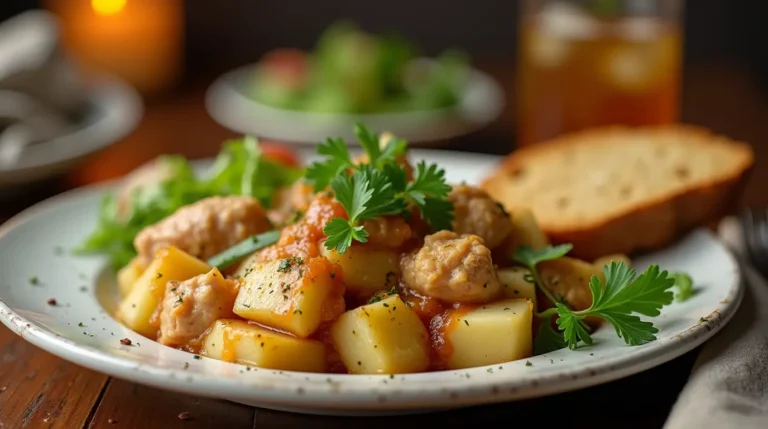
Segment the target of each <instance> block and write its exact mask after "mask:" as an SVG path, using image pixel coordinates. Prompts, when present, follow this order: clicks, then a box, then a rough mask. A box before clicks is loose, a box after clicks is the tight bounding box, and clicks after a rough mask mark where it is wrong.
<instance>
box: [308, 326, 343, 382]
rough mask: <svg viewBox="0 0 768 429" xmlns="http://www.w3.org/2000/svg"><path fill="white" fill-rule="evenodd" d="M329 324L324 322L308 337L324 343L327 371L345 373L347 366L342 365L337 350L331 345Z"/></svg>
mask: <svg viewBox="0 0 768 429" xmlns="http://www.w3.org/2000/svg"><path fill="white" fill-rule="evenodd" d="M331 325H332V323H325V324H323V325H320V327H319V328H318V329H317V331H315V333H314V334H312V336H311V337H310V338H312V339H314V340H317V341H320V342H322V343H323V344H325V367H326V368H327V369H328V372H331V373H336V374H346V373H348V372H349V371H347V367H346V366H344V363H343V362H342V361H341V356H340V355H339V352H337V351H336V348H335V347H334V346H333V338H332V336H331Z"/></svg>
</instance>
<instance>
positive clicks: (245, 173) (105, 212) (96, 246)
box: [75, 137, 303, 269]
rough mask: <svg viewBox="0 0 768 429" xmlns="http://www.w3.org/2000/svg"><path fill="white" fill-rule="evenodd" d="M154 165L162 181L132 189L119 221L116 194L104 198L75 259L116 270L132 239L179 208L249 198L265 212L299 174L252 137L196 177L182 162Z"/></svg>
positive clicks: (233, 143) (230, 144) (129, 255)
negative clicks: (98, 259)
mask: <svg viewBox="0 0 768 429" xmlns="http://www.w3.org/2000/svg"><path fill="white" fill-rule="evenodd" d="M158 163H160V164H162V166H161V168H164V169H167V171H168V172H167V176H165V178H164V179H163V180H162V181H160V182H158V183H155V184H152V185H149V186H143V187H141V188H139V189H136V190H135V191H134V192H133V193H132V194H131V201H130V205H129V206H128V210H127V212H125V213H123V215H122V216H121V214H120V210H119V200H118V196H117V194H116V193H115V192H107V193H106V194H105V195H104V197H103V199H102V202H101V206H100V208H99V218H98V224H97V226H96V228H95V229H94V230H93V232H91V234H90V235H89V236H88V237H87V238H86V239H85V240H84V241H83V242H82V243H81V245H80V246H79V247H78V248H76V249H75V253H77V254H80V255H103V256H106V257H107V258H108V260H109V263H110V265H111V266H112V267H113V268H114V269H119V268H121V267H124V266H125V265H127V264H128V263H129V262H130V261H131V259H133V258H134V257H135V256H136V250H135V249H134V247H133V240H134V238H136V235H138V233H139V232H140V231H141V230H142V229H144V228H145V227H147V226H150V225H152V224H155V223H157V222H159V221H160V220H162V219H164V218H166V217H168V216H170V215H171V214H173V213H174V212H176V210H178V209H179V208H181V207H183V206H186V205H189V204H192V203H194V202H197V201H200V200H202V199H204V198H208V197H212V196H216V195H222V196H226V195H251V196H253V197H254V198H257V199H258V200H259V201H260V202H261V203H262V204H263V205H264V206H265V207H270V206H271V204H272V200H273V198H274V196H275V192H276V191H277V190H278V189H279V188H281V187H284V186H289V185H291V184H292V183H293V182H295V181H296V180H297V179H299V178H300V177H301V176H302V175H303V170H302V169H300V168H296V167H292V166H288V165H285V164H282V163H279V162H275V161H272V160H270V159H268V158H267V157H265V156H263V155H262V153H261V151H260V149H259V144H258V141H257V140H256V139H254V138H252V137H245V138H243V139H237V140H229V141H226V142H225V143H224V145H223V146H222V149H221V151H220V153H219V154H218V156H217V157H216V160H215V162H214V163H213V165H212V166H211V168H210V169H209V170H208V171H207V172H205V174H203V175H201V176H200V177H197V176H196V175H195V174H194V171H193V169H192V167H191V166H190V164H189V161H188V160H187V159H186V158H184V157H180V156H162V157H160V158H159V159H158Z"/></svg>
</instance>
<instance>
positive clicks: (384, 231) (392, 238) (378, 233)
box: [363, 216, 411, 249]
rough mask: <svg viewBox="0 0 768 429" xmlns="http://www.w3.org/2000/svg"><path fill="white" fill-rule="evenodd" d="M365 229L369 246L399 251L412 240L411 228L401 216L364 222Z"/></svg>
mask: <svg viewBox="0 0 768 429" xmlns="http://www.w3.org/2000/svg"><path fill="white" fill-rule="evenodd" d="M363 227H364V228H365V231H366V232H368V241H367V242H366V245H368V246H373V247H383V248H388V249H397V248H399V247H400V246H402V245H403V243H405V242H406V241H407V240H408V239H409V238H411V227H410V226H409V225H408V223H407V222H406V221H405V219H403V218H402V217H401V216H384V217H377V218H375V219H369V220H364V221H363Z"/></svg>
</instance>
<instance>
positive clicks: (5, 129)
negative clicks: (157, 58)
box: [0, 10, 142, 193]
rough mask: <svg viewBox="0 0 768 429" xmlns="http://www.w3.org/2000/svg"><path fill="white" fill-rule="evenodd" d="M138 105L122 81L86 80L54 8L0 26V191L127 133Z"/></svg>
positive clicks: (63, 166) (62, 167)
mask: <svg viewBox="0 0 768 429" xmlns="http://www.w3.org/2000/svg"><path fill="white" fill-rule="evenodd" d="M141 112H142V103H141V99H140V98H139V96H138V94H137V93H136V91H135V90H133V89H132V88H131V87H130V86H128V85H126V84H125V83H123V82H122V81H120V80H118V79H116V78H113V77H110V76H105V75H96V76H94V78H93V79H92V80H89V81H85V80H83V79H81V75H80V74H79V73H78V70H77V69H76V67H74V66H73V64H72V63H71V61H70V60H69V58H68V57H67V56H66V55H65V54H64V53H63V52H62V50H61V49H60V44H59V32H58V24H57V21H56V19H55V17H54V16H52V15H51V14H50V13H48V12H45V11H38V10H35V11H31V12H26V13H24V14H21V15H19V16H17V17H14V18H12V19H10V20H8V21H5V22H4V23H2V25H0V192H3V193H7V191H8V189H9V188H12V187H16V186H18V185H22V184H26V183H29V182H33V181H37V180H40V179H44V178H47V177H50V176H53V175H55V174H58V173H62V172H63V171H65V170H66V169H67V168H69V167H72V166H73V165H74V163H75V162H76V161H77V160H79V159H80V158H82V157H84V156H86V155H88V154H91V153H93V152H95V151H97V150H99V149H101V148H104V147H106V146H107V145H109V144H111V143H114V142H115V141H117V140H119V139H121V138H122V137H124V136H125V135H127V134H128V133H129V132H130V131H131V130H133V128H134V127H135V126H136V124H137V123H138V121H139V118H140V117H141Z"/></svg>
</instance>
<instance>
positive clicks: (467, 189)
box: [448, 185, 512, 249]
mask: <svg viewBox="0 0 768 429" xmlns="http://www.w3.org/2000/svg"><path fill="white" fill-rule="evenodd" d="M448 199H449V200H450V201H451V202H452V203H453V207H454V220H453V231H455V232H457V233H459V234H474V235H477V236H479V237H480V238H482V239H483V240H484V241H485V245H486V246H488V248H489V249H495V248H496V247H498V246H499V245H500V244H502V243H503V242H504V240H505V239H506V238H507V237H508V236H509V234H510V232H512V221H511V220H510V219H509V214H507V213H506V212H505V211H504V208H503V206H502V205H501V204H499V203H498V202H496V201H495V200H494V199H493V198H491V197H490V196H489V195H488V194H487V193H486V192H485V191H483V190H482V189H480V188H475V187H474V186H468V185H457V186H454V187H453V189H452V190H451V192H450V194H448Z"/></svg>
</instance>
